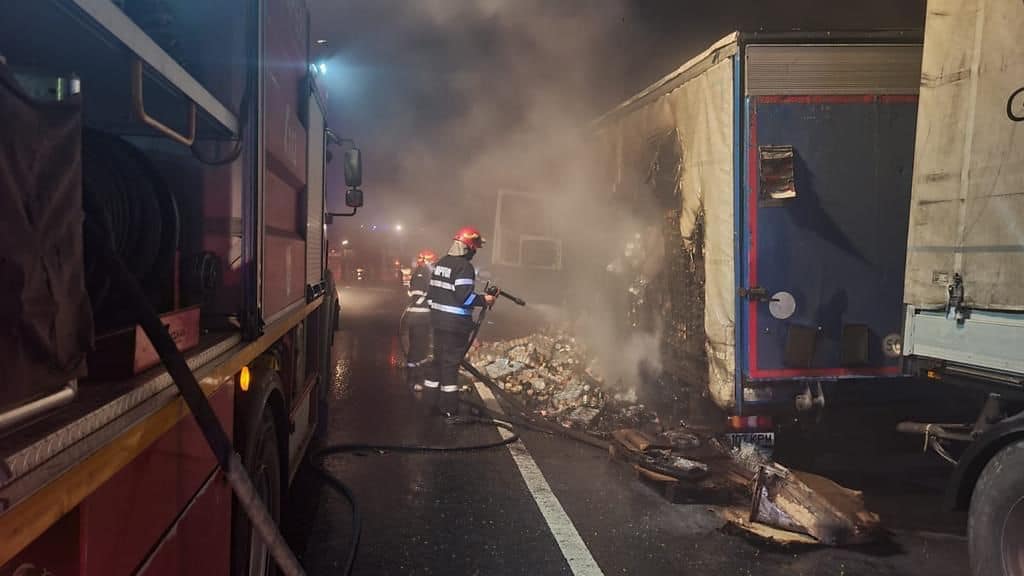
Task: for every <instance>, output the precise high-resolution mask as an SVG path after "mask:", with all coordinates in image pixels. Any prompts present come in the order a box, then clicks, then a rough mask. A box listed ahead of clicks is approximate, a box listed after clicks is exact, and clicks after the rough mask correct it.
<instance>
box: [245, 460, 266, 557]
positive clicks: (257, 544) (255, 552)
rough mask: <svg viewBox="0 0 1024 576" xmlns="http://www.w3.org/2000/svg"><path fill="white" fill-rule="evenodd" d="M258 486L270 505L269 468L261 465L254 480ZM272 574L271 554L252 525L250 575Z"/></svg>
mask: <svg viewBox="0 0 1024 576" xmlns="http://www.w3.org/2000/svg"><path fill="white" fill-rule="evenodd" d="M253 483H254V484H255V485H256V494H257V495H258V496H259V497H260V500H262V501H263V502H264V503H266V504H268V505H269V504H270V488H271V486H270V474H268V470H267V467H266V466H264V465H261V466H260V467H259V470H257V471H256V477H255V478H253ZM269 573H270V554H269V551H268V550H267V546H266V544H264V542H263V538H260V535H259V533H258V532H257V531H256V527H255V526H252V525H251V524H250V527H249V574H251V575H253V576H267V575H268V574H269Z"/></svg>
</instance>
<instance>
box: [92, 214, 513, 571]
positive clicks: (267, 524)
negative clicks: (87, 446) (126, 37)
mask: <svg viewBox="0 0 1024 576" xmlns="http://www.w3.org/2000/svg"><path fill="white" fill-rule="evenodd" d="M86 234H87V235H88V236H90V237H92V239H93V242H92V243H91V244H90V246H94V247H95V248H96V249H97V257H98V260H99V261H100V262H102V264H103V266H104V267H105V268H106V269H107V271H108V272H109V274H110V279H111V285H112V286H116V287H119V288H120V289H121V290H122V295H123V296H124V297H125V299H126V300H127V304H128V307H129V309H130V310H131V311H132V313H133V315H134V316H135V319H136V321H137V322H138V323H139V325H140V326H141V327H142V330H143V331H144V332H145V333H146V336H147V337H148V338H149V340H150V342H152V344H153V348H154V349H155V350H156V352H157V355H158V356H159V357H160V360H161V362H162V363H163V364H164V367H165V368H166V369H167V373H168V374H169V375H170V377H171V379H172V380H173V381H174V384H175V386H176V387H177V388H178V391H179V393H180V394H181V396H182V398H183V399H184V400H185V404H187V405H188V407H189V410H190V411H191V413H192V414H193V416H194V417H195V419H196V423H197V424H198V425H199V429H200V431H201V432H202V433H203V437H204V438H205V439H206V443H207V445H208V446H209V447H210V451H211V452H213V455H214V457H215V458H216V460H217V465H218V466H219V467H220V469H221V471H223V473H224V475H225V477H226V478H227V480H228V484H229V485H230V486H231V490H232V492H233V493H234V494H235V497H236V498H237V499H238V502H239V504H240V505H241V507H242V509H243V511H244V512H245V514H246V516H247V517H248V518H249V520H250V522H251V523H252V526H253V528H254V530H255V531H256V532H257V533H258V534H259V535H260V538H261V539H262V540H263V542H264V543H265V544H266V545H267V550H268V551H269V553H270V556H271V557H272V558H273V560H274V563H275V564H277V566H278V567H279V568H280V570H281V572H282V573H283V574H285V576H304V575H305V571H304V570H303V568H302V566H301V565H300V564H299V561H298V558H296V556H295V553H294V552H293V551H292V550H291V548H289V547H288V543H287V542H286V541H285V539H284V536H283V535H282V534H281V531H280V529H279V528H278V526H277V523H276V522H275V520H274V518H273V516H271V514H270V511H269V510H267V507H266V505H265V504H264V502H263V500H262V499H261V498H260V497H259V494H258V493H257V492H256V488H255V486H253V483H252V479H251V478H250V477H249V474H248V472H247V471H246V469H245V464H244V463H243V462H242V458H241V456H239V455H238V453H237V452H235V450H234V448H233V447H232V445H231V440H230V439H229V438H228V435H227V433H226V432H225V431H224V428H223V427H221V425H220V421H219V420H218V419H217V416H216V414H214V412H213V408H212V407H211V406H210V403H209V401H208V400H207V398H206V395H205V394H203V391H202V388H201V387H200V386H199V382H197V381H196V377H195V374H193V372H192V370H191V369H190V368H189V367H188V364H187V363H186V362H185V357H184V355H182V353H181V351H179V350H178V347H177V345H176V344H175V343H174V340H172V339H171V336H170V334H168V332H167V329H166V327H165V326H164V325H163V323H162V322H161V321H160V317H159V316H158V315H157V313H156V311H155V310H154V309H153V306H152V305H151V304H150V302H149V299H148V298H147V296H146V294H145V291H144V290H143V289H142V287H141V286H140V285H139V282H138V280H136V279H135V277H134V276H133V275H132V274H131V272H129V271H128V269H127V268H126V267H125V265H124V262H122V261H121V259H120V258H119V257H118V256H117V254H116V253H115V252H114V250H113V247H112V246H110V244H109V242H108V240H107V239H106V237H105V236H104V235H103V234H102V233H101V232H99V231H98V230H96V226H95V224H94V223H90V222H87V223H86ZM449 422H450V423H452V424H476V425H487V426H498V427H499V428H504V429H506V430H508V431H509V432H511V434H509V435H508V436H507V437H505V438H502V439H500V440H496V441H493V442H487V443H483V444H473V445H464V446H419V445H387V444H333V445H328V446H325V447H323V448H321V449H320V450H318V451H317V452H316V453H315V454H314V460H313V461H314V463H315V469H316V471H317V473H318V474H319V475H320V477H321V478H322V479H323V480H324V481H325V482H326V483H327V484H328V485H329V486H330V487H332V488H333V489H335V490H337V491H338V492H339V493H340V494H341V495H342V496H343V497H344V498H345V500H346V501H348V503H349V506H350V507H351V509H352V542H351V544H350V546H349V554H348V559H347V560H346V562H345V569H344V572H342V573H343V574H345V575H346V576H347V575H349V574H351V573H352V569H353V567H354V565H355V560H356V556H357V553H358V547H359V540H360V535H361V529H362V518H361V515H360V511H359V506H358V504H357V501H356V498H355V495H354V494H353V493H352V490H351V489H350V488H349V487H348V486H347V485H346V484H345V483H344V482H342V481H341V480H340V479H339V478H337V477H336V476H334V475H332V474H331V473H330V472H329V471H328V470H327V469H326V467H325V466H324V465H323V459H324V458H326V457H328V456H331V455H334V454H342V453H348V452H360V451H374V452H380V453H386V452H401V453H446V452H474V451H481V450H489V449H493V448H497V447H501V446H507V445H509V444H512V443H515V442H517V441H518V440H519V435H518V434H517V433H516V432H515V430H514V429H513V428H512V425H511V424H509V423H507V422H502V421H500V420H496V419H489V418H477V417H459V418H452V419H449Z"/></svg>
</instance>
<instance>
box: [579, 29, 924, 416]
mask: <svg viewBox="0 0 1024 576" xmlns="http://www.w3.org/2000/svg"><path fill="white" fill-rule="evenodd" d="M920 63H921V44H920V35H919V34H915V33H909V32H907V33H902V32H900V33H886V34H876V33H870V34H856V35H851V34H846V35H836V34H803V33H801V34H781V35H768V34H744V33H734V34H731V35H729V36H726V37H725V38H723V39H721V40H719V41H718V42H716V43H715V44H714V45H712V46H711V47H710V48H708V49H707V50H706V51H704V52H703V53H701V54H700V55H698V56H697V57H695V58H693V59H692V60H690V61H688V62H686V63H685V64H684V65H682V66H681V67H680V68H678V69H677V70H675V71H674V72H672V73H671V74H669V75H668V76H665V77H664V78H662V79H661V80H659V81H658V82H656V83H654V84H652V85H651V86H650V87H648V88H647V89H645V90H643V91H642V92H640V93H638V94H636V95H635V96H633V97H632V98H630V99H629V100H627V101H625V102H624V103H622V104H621V105H619V106H617V107H616V108H614V109H612V110H611V111H610V112H608V113H607V114H605V115H604V116H602V117H601V118H599V119H598V120H597V121H596V122H595V125H594V132H595V140H596V145H597V146H598V147H599V154H600V155H601V156H602V158H604V159H605V160H604V162H603V164H604V165H605V166H607V167H609V168H610V173H609V174H608V175H607V177H606V179H605V181H606V182H607V184H608V186H607V187H604V188H603V190H604V193H605V194H607V198H606V200H607V201H608V202H609V203H619V204H620V205H623V206H630V205H635V204H636V203H638V202H640V201H641V199H642V198H648V199H650V198H653V203H654V205H655V206H656V207H657V209H656V210H655V211H654V212H650V211H648V212H647V216H646V218H647V219H648V221H650V222H654V221H655V220H661V222H655V226H662V231H661V235H660V237H661V239H662V240H663V241H664V246H663V249H664V250H665V264H664V266H663V272H662V273H661V275H660V280H657V282H655V284H652V285H651V286H649V287H648V288H647V289H648V290H649V291H650V290H654V291H658V292H660V296H658V297H657V298H654V297H653V296H652V297H651V298H649V300H651V301H656V306H657V307H658V309H657V310H656V311H655V312H654V315H655V316H656V317H658V318H661V319H662V322H663V325H662V329H661V331H662V339H663V342H664V346H663V350H665V352H666V353H667V355H668V356H669V358H667V359H666V360H667V361H666V363H665V366H666V368H667V369H670V370H671V369H675V370H677V372H678V373H677V374H676V375H674V377H676V378H678V379H679V380H680V381H682V382H683V383H685V384H687V385H690V386H696V387H698V388H700V389H703V388H705V387H706V390H707V391H708V392H709V396H710V398H711V399H712V400H713V401H714V403H715V404H717V405H718V406H719V407H720V408H722V409H724V410H725V411H727V412H728V413H730V414H732V415H734V416H747V417H749V416H752V415H770V414H772V413H778V412H779V411H780V410H781V411H792V410H794V409H810V408H813V407H815V406H817V405H822V404H823V403H824V396H823V392H822V387H821V384H822V383H824V382H826V381H830V382H834V381H840V380H844V379H855V378H879V377H895V376H898V375H899V373H900V365H899V356H900V349H899V343H900V336H899V334H900V321H901V300H902V299H901V296H902V289H903V266H904V256H905V248H904V247H905V237H906V232H907V218H908V216H907V215H908V207H909V199H910V188H911V168H912V164H913V159H914V131H915V122H916V113H917V94H918V86H919V77H920ZM652 216H658V218H652ZM663 354H664V353H663ZM768 420H769V419H768V418H765V419H757V418H734V419H733V422H734V423H740V422H746V423H750V422H753V423H754V424H752V426H754V427H756V425H757V423H758V422H760V423H762V424H763V423H765V422H767V421H768Z"/></svg>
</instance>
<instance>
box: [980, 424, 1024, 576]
mask: <svg viewBox="0 0 1024 576" xmlns="http://www.w3.org/2000/svg"><path fill="white" fill-rule="evenodd" d="M1022 470H1024V440H1018V441H1016V442H1014V443H1013V444H1010V445H1009V446H1007V447H1005V448H1003V449H1002V450H1000V451H999V452H998V453H997V454H996V455H995V456H994V457H993V458H992V459H991V460H990V461H989V462H988V464H986V465H985V469H984V470H982V472H981V476H980V477H979V478H978V483H977V484H976V485H975V487H974V492H973V494H971V507H970V513H969V515H968V519H967V537H968V540H969V548H970V556H971V574H972V576H1024V474H1022V473H1021V471H1022Z"/></svg>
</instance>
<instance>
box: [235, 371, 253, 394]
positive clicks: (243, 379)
mask: <svg viewBox="0 0 1024 576" xmlns="http://www.w3.org/2000/svg"><path fill="white" fill-rule="evenodd" d="M251 379H252V374H249V367H248V366H242V371H241V372H239V373H238V387H239V388H241V389H242V392H248V391H249V381H250V380H251Z"/></svg>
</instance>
